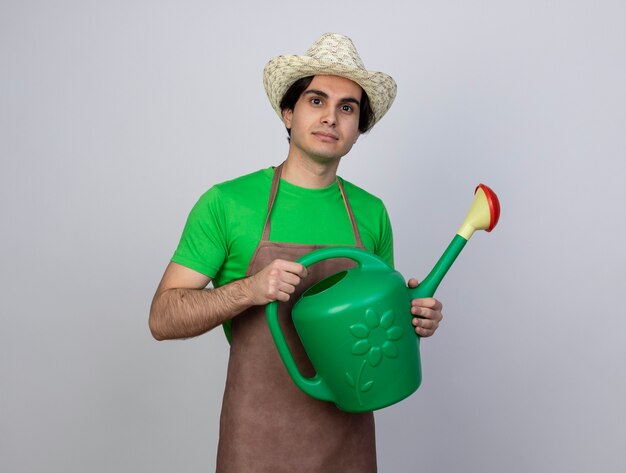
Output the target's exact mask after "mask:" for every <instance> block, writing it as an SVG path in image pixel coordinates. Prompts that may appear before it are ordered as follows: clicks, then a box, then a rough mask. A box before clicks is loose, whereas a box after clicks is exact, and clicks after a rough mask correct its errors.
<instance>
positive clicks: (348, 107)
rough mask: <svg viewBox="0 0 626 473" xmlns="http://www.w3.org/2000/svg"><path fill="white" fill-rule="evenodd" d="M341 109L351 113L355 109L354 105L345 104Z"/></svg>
mask: <svg viewBox="0 0 626 473" xmlns="http://www.w3.org/2000/svg"><path fill="white" fill-rule="evenodd" d="M341 110H342V111H344V112H348V113H349V112H352V111H353V110H354V109H353V108H352V105H347V104H344V105H342V106H341Z"/></svg>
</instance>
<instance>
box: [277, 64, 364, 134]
mask: <svg viewBox="0 0 626 473" xmlns="http://www.w3.org/2000/svg"><path fill="white" fill-rule="evenodd" d="M313 77H314V76H308V77H303V78H302V79H298V80H297V81H295V82H294V83H293V84H291V87H289V89H287V92H285V95H283V98H282V99H281V101H280V110H281V111H285V110H293V109H294V107H295V106H296V102H297V101H298V99H299V98H300V96H301V95H302V93H303V92H304V91H305V90H306V88H307V87H308V86H309V85H310V84H311V81H313ZM361 90H362V93H361V102H360V103H359V131H360V132H361V133H365V132H366V131H368V130H369V129H370V128H371V127H372V125H373V122H374V111H373V110H372V106H371V105H370V99H369V97H368V96H367V93H366V92H365V90H363V89H362V88H361ZM287 133H289V135H290V136H291V130H290V129H289V128H287Z"/></svg>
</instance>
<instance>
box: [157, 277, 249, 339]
mask: <svg viewBox="0 0 626 473" xmlns="http://www.w3.org/2000/svg"><path fill="white" fill-rule="evenodd" d="M248 286H249V284H248V281H247V280H246V279H242V280H238V281H235V282H232V283H230V284H227V285H225V286H222V287H219V288H217V289H168V290H165V291H163V292H162V293H160V294H157V295H156V296H155V298H154V300H153V301H152V306H151V308H150V331H151V332H152V336H153V337H154V338H156V339H157V340H168V339H175V338H189V337H195V336H197V335H201V334H203V333H205V332H208V331H209V330H211V329H213V328H215V327H217V326H218V325H221V324H222V323H224V322H225V321H227V320H229V319H232V318H233V317H235V316H236V315H238V314H240V313H241V312H243V311H244V310H246V309H248V308H249V307H251V306H252V305H254V302H253V299H252V297H251V294H250V290H249V287H248Z"/></svg>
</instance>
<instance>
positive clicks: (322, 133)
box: [313, 131, 339, 142]
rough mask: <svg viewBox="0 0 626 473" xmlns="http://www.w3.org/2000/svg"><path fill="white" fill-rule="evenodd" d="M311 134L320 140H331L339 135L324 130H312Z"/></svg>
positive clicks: (336, 138) (335, 139)
mask: <svg viewBox="0 0 626 473" xmlns="http://www.w3.org/2000/svg"><path fill="white" fill-rule="evenodd" d="M313 135H315V136H316V137H317V138H319V139H320V140H321V141H327V142H333V141H337V140H339V136H337V135H336V134H334V133H330V132H326V131H315V132H313Z"/></svg>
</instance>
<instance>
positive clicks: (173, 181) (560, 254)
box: [0, 0, 626, 473]
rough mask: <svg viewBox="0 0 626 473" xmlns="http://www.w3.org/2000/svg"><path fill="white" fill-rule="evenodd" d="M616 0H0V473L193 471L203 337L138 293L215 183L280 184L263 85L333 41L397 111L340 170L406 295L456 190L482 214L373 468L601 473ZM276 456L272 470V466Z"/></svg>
mask: <svg viewBox="0 0 626 473" xmlns="http://www.w3.org/2000/svg"><path fill="white" fill-rule="evenodd" d="M625 19H626V4H625V3H624V2H623V1H619V0H615V1H608V0H605V1H593V2H592V1H584V0H575V1H564V0H563V1H547V0H543V1H539V0H530V1H525V2H521V1H497V0H491V1H475V2H465V1H460V0H459V1H450V0H438V1H415V0H413V1H406V2H393V1H386V2H381V1H376V2H374V1H363V0H361V1H343V2H336V1H334V0H333V1H328V0H318V1H317V2H295V1H284V0H273V1H272V2H256V1H247V2H245V1H230V2H221V3H217V2H214V1H213V2H211V1H177V2H174V1H145V0H144V1H121V0H113V1H108V2H98V1H95V0H87V1H81V2H72V1H39V2H37V1H25V0H2V1H1V3H0V158H1V168H0V172H1V181H0V245H1V246H0V254H1V255H2V256H1V258H2V260H1V265H0V291H1V294H0V317H1V320H0V470H1V471H3V472H10V473H18V472H29V473H31V472H64V473H66V472H81V473H82V472H92V473H98V472H144V471H145V472H148V471H150V472H154V473H156V472H171V471H186V472H202V471H211V470H212V469H213V465H214V458H215V451H216V444H217V429H218V420H219V410H220V404H221V396H222V392H223V385H224V378H225V368H226V361H227V350H228V347H227V343H226V342H225V340H224V337H223V335H222V333H221V331H220V330H216V331H214V332H211V333H209V334H206V335H204V336H202V337H198V338H196V339H193V340H187V341H180V342H162V343H158V342H156V341H154V340H152V338H151V337H150V334H149V331H148V328H147V318H148V309H149V304H150V301H151V298H152V294H153V292H154V290H155V288H156V285H157V283H158V281H159V279H160V276H161V274H162V272H163V269H164V268H165V265H166V263H167V261H168V260H169V258H170V257H171V255H172V252H173V251H174V249H175V247H176V245H177V242H178V238H179V236H180V232H181V231H182V227H183V225H184V222H185V219H186V216H187V213H188V212H189V210H190V209H191V206H192V205H193V204H194V203H195V201H196V199H197V198H198V197H199V196H200V195H201V194H202V193H203V192H204V191H205V190H206V189H207V188H208V187H210V186H211V185H212V184H214V183H217V182H220V181H223V180H225V179H230V178H232V177H235V176H237V175H240V174H243V173H246V172H251V171H254V170H256V169H258V168H261V167H266V166H269V165H273V164H278V163H280V162H281V161H282V160H283V159H284V157H285V155H286V151H287V143H286V139H285V133H284V129H283V127H282V125H281V123H280V122H279V120H278V118H277V117H276V115H275V114H274V112H273V110H272V109H271V107H270V106H269V104H268V102H267V99H266V97H265V94H264V91H263V86H262V81H261V72H262V69H263V66H264V65H265V63H266V62H267V61H268V60H269V59H270V58H272V57H275V56H277V55H279V54H300V53H303V52H304V51H305V50H306V49H307V48H308V47H309V46H310V44H311V43H312V42H313V41H314V40H315V39H316V38H317V37H319V35H320V34H322V33H324V32H327V31H332V32H341V33H344V34H347V35H349V36H350V37H351V38H352V39H353V41H354V42H355V44H356V46H357V48H358V49H359V51H360V53H361V56H362V58H363V60H364V61H365V64H366V65H367V66H368V67H369V68H371V69H374V70H381V71H384V72H387V73H389V74H391V75H392V76H393V77H394V78H395V79H396V81H397V83H398V87H399V91H398V96H397V99H396V103H395V104H394V106H393V107H392V108H391V110H390V112H389V113H388V115H387V116H386V117H385V118H384V119H383V120H382V122H380V124H378V125H377V126H376V127H375V128H374V129H373V131H372V132H371V133H370V134H368V135H366V136H364V137H362V138H361V140H360V141H359V142H358V144H357V145H356V146H355V148H354V149H353V151H352V152H351V153H350V154H349V155H348V156H347V157H346V158H345V159H344V162H343V163H342V165H341V167H340V174H341V175H342V176H343V177H344V178H346V179H348V180H350V181H352V182H354V183H356V184H358V185H360V186H362V187H364V188H366V189H368V190H369V191H370V192H372V193H374V194H376V195H379V196H380V197H381V198H383V200H384V201H385V202H386V204H387V207H388V210H389V213H390V215H391V218H392V221H393V224H394V232H395V241H396V263H397V268H398V269H399V270H400V271H401V272H402V273H403V274H404V275H405V276H407V277H409V276H417V277H418V278H419V277H423V276H424V275H425V274H426V273H427V272H428V271H429V270H430V268H431V266H432V265H433V264H434V262H435V261H436V260H437V258H438V257H439V256H440V254H441V252H442V251H443V249H444V248H445V246H446V245H447V244H448V242H449V241H450V240H451V238H452V237H453V235H454V232H455V231H456V230H457V228H458V226H459V225H460V224H461V221H462V220H463V218H464V216H465V212H466V210H467V208H468V207H469V203H470V201H471V198H472V193H473V190H474V187H475V186H476V184H478V183H479V182H484V183H486V184H488V185H489V186H491V187H492V188H493V189H494V190H495V191H496V192H497V194H498V195H499V197H500V201H501V204H502V217H501V220H500V224H499V225H498V227H497V228H496V229H495V230H494V231H493V232H492V233H490V234H487V233H484V232H481V233H478V234H476V235H475V236H474V237H473V239H472V241H471V242H470V243H469V244H468V246H467V247H466V248H465V250H464V252H463V253H462V255H461V256H460V257H459V259H458V260H457V262H456V264H455V266H454V267H453V268H452V270H451V271H450V273H449V274H448V276H447V278H446V280H445V281H444V282H443V284H442V286H441V287H440V290H439V291H438V293H437V297H438V298H439V299H441V300H442V301H443V303H444V315H445V319H444V322H443V325H442V327H441V328H440V330H439V332H438V333H437V335H436V336H435V337H433V338H431V339H428V340H424V341H423V343H422V362H423V372H424V380H423V385H422V387H421V388H420V389H419V390H418V391H417V393H416V394H414V395H413V396H412V397H411V398H409V399H407V400H405V401H403V402H401V403H399V404H396V405H395V406H392V407H390V408H387V409H384V410H382V411H380V412H378V413H377V425H378V432H377V438H378V456H379V465H380V471H382V472H414V471H419V472H431V473H436V472H441V473H451V472H508V473H517V472H519V473H528V472H565V471H567V472H570V473H574V472H576V473H578V472H580V473H583V472H590V471H597V472H603V473H613V472H615V473H617V472H623V471H626V457H625V455H624V447H625V445H626V410H625V409H624V399H626V366H625V360H626V343H625V342H626V322H625V320H624V319H625V317H624V316H625V315H626V314H625V312H626V311H625V310H624V304H623V294H624V293H623V292H622V291H623V290H624V286H625V285H626V270H625V266H626V250H625V249H624V238H625V235H626V224H625V215H626V185H625V184H626V165H625V164H624V158H625V157H626V92H625V91H626V87H625V86H624V84H626V34H625V31H626V29H625V28H624V20H625ZM296 454H297V452H294V455H296Z"/></svg>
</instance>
